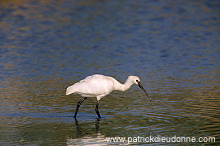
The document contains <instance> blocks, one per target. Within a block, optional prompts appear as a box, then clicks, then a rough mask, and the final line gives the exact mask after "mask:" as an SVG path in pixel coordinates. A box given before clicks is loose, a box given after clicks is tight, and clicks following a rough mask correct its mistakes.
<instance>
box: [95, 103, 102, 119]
mask: <svg viewBox="0 0 220 146" xmlns="http://www.w3.org/2000/svg"><path fill="white" fill-rule="evenodd" d="M95 111H96V114H97V115H98V117H99V118H101V116H100V114H99V102H97V103H96V107H95Z"/></svg>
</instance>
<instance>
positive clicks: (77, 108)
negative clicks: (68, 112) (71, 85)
mask: <svg viewBox="0 0 220 146" xmlns="http://www.w3.org/2000/svg"><path fill="white" fill-rule="evenodd" d="M87 98H88V97H84V98H83V99H82V100H80V101H79V102H78V103H77V105H76V111H75V115H74V116H73V117H74V118H76V115H77V112H78V110H79V107H80V105H81V104H82V102H83V101H84V100H86V99H87Z"/></svg>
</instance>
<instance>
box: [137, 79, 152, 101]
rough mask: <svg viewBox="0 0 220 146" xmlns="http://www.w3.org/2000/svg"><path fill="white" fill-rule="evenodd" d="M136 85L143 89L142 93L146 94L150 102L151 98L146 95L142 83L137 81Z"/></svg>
mask: <svg viewBox="0 0 220 146" xmlns="http://www.w3.org/2000/svg"><path fill="white" fill-rule="evenodd" d="M138 86H139V87H140V88H141V89H142V90H143V91H144V93H145V94H146V95H147V97H148V98H149V100H150V102H151V98H150V96H148V94H147V91H146V90H145V89H144V87H143V85H142V84H141V82H139V81H138Z"/></svg>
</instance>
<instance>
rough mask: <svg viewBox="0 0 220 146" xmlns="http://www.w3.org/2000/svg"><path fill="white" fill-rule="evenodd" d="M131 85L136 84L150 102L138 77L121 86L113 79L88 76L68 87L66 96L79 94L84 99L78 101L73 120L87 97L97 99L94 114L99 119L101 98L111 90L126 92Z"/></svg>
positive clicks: (129, 79) (96, 75)
mask: <svg viewBox="0 0 220 146" xmlns="http://www.w3.org/2000/svg"><path fill="white" fill-rule="evenodd" d="M133 84H137V85H138V86H139V87H140V88H141V89H142V90H143V91H144V93H145V94H146V95H147V97H148V98H149V100H150V101H151V98H150V97H149V96H148V94H147V92H146V90H145V89H144V87H143V86H142V84H141V82H140V79H139V77H137V76H129V77H128V78H127V80H126V82H125V83H124V84H121V83H120V82H118V81H117V80H116V79H114V78H113V77H110V76H104V75H100V74H95V75H92V76H88V77H86V78H85V79H83V80H81V81H79V82H77V83H75V84H73V85H71V86H69V87H68V88H67V89H66V95H69V94H72V93H74V94H80V95H81V96H82V97H84V98H83V99H82V100H80V101H79V102H78V103H77V106H76V111H75V114H74V118H76V115H77V112H78V110H79V107H80V105H81V104H82V103H83V101H84V100H86V99H87V98H88V97H96V98H97V103H96V108H95V111H96V114H97V115H98V118H101V116H100V114H99V100H100V99H101V98H102V97H104V96H106V95H108V94H109V93H111V92H112V91H113V90H118V91H126V90H128V89H129V88H130V87H131V85H133Z"/></svg>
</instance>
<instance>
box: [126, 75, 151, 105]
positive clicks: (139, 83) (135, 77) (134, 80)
mask: <svg viewBox="0 0 220 146" xmlns="http://www.w3.org/2000/svg"><path fill="white" fill-rule="evenodd" d="M128 78H129V80H130V81H132V83H134V84H136V85H138V86H139V87H140V88H141V89H142V90H143V91H144V93H145V94H146V95H147V97H148V98H149V100H150V101H151V98H150V96H148V94H147V91H146V90H145V89H144V87H143V85H142V84H141V81H140V78H139V77H137V76H129V77H128Z"/></svg>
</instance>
